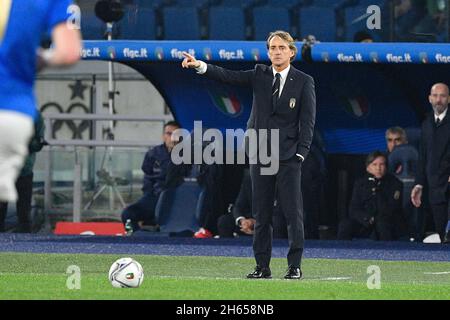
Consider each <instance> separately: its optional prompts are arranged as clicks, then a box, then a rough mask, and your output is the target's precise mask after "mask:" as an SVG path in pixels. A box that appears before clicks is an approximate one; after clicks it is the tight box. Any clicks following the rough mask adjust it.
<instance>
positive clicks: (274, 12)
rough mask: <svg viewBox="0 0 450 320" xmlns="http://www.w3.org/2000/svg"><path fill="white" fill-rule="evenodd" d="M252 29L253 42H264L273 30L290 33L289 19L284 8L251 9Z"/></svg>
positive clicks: (287, 12) (265, 7)
mask: <svg viewBox="0 0 450 320" xmlns="http://www.w3.org/2000/svg"><path fill="white" fill-rule="evenodd" d="M253 28H254V33H253V35H254V39H255V40H266V39H267V36H268V35H269V33H270V32H272V31H274V30H285V31H290V29H291V19H290V15H289V11H288V10H287V9H285V8H276V7H269V6H264V7H256V8H254V9H253Z"/></svg>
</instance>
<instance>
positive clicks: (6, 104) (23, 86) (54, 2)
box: [0, 0, 81, 201]
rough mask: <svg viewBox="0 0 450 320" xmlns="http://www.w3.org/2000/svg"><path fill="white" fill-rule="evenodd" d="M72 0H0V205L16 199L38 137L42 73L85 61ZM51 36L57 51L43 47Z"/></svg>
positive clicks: (53, 46) (53, 48)
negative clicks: (38, 83)
mask: <svg viewBox="0 0 450 320" xmlns="http://www.w3.org/2000/svg"><path fill="white" fill-rule="evenodd" d="M71 4H72V1H71V0H0V201H15V200H16V199H17V192H16V188H15V185H14V184H15V181H16V178H17V176H18V174H19V171H20V169H21V167H22V165H23V162H24V159H25V157H26V155H27V152H28V142H29V140H30V138H31V136H32V134H33V121H34V118H35V116H36V110H37V109H36V102H35V98H34V94H33V85H34V80H35V76H36V70H37V69H42V68H43V67H46V66H49V67H58V66H68V65H72V64H74V63H76V62H77V61H78V60H79V59H80V50H81V36H80V32H79V30H77V28H76V27H75V25H73V24H71V23H70V22H68V21H69V13H68V12H69V10H68V8H69V6H70V5H71ZM46 32H48V33H49V34H51V38H52V48H51V49H48V50H43V49H40V48H39V44H40V41H41V37H42V35H43V34H45V33H46Z"/></svg>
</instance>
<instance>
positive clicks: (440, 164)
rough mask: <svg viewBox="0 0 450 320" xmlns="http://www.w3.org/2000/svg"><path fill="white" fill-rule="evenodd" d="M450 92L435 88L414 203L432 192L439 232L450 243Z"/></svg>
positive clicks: (423, 137)
mask: <svg viewBox="0 0 450 320" xmlns="http://www.w3.org/2000/svg"><path fill="white" fill-rule="evenodd" d="M449 97H450V94H449V88H448V86H447V85H446V84H445V83H436V84H435V85H433V87H432V88H431V92H430V95H429V102H430V104H431V106H432V107H433V112H432V113H431V114H430V115H429V116H428V117H427V118H426V119H425V121H424V122H423V124H422V133H421V137H420V152H419V166H418V172H417V177H416V185H415V186H414V188H413V190H412V192H411V201H412V203H413V204H414V205H415V206H416V207H420V206H421V204H422V193H423V191H422V189H423V190H425V192H427V191H428V198H429V202H430V207H431V212H432V214H433V220H434V225H435V229H436V232H438V233H439V235H440V237H441V240H442V241H443V242H445V243H450V123H449V110H448V103H449Z"/></svg>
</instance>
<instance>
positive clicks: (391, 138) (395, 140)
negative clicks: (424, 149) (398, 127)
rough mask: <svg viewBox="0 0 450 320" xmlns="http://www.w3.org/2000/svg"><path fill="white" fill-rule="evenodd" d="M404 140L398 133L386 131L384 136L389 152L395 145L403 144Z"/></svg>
mask: <svg viewBox="0 0 450 320" xmlns="http://www.w3.org/2000/svg"><path fill="white" fill-rule="evenodd" d="M404 143H405V141H403V139H402V136H401V135H400V134H399V133H388V134H387V137H386V144H387V149H388V151H389V152H392V150H394V147H395V146H398V145H400V144H404Z"/></svg>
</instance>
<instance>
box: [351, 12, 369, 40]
mask: <svg viewBox="0 0 450 320" xmlns="http://www.w3.org/2000/svg"><path fill="white" fill-rule="evenodd" d="M366 11H367V6H360V5H358V6H355V7H350V8H347V9H346V10H345V25H346V32H345V39H346V41H353V36H354V35H355V33H356V32H358V31H366V32H369V31H370V30H368V29H367V26H366V23H367V18H366V17H364V18H362V19H359V21H355V20H357V19H358V18H360V17H361V16H364V15H365V14H366Z"/></svg>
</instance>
